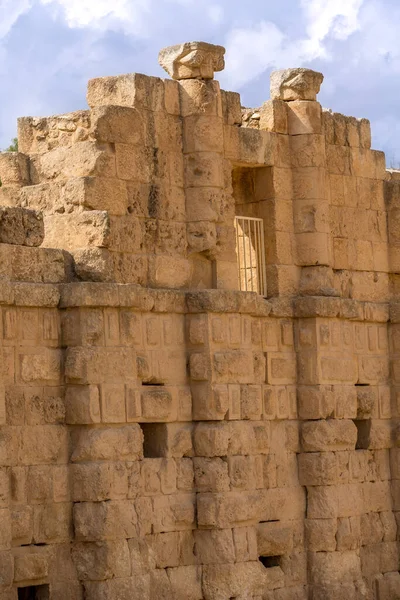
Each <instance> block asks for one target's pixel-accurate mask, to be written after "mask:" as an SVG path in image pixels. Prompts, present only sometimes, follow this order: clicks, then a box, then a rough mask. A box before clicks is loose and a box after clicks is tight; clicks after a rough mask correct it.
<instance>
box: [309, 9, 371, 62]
mask: <svg viewBox="0 0 400 600" xmlns="http://www.w3.org/2000/svg"><path fill="white" fill-rule="evenodd" d="M363 2H364V0H334V1H332V0H301V6H302V8H303V10H304V13H305V17H306V19H307V29H306V30H307V34H308V39H307V40H306V45H305V47H306V48H307V51H308V53H309V56H310V58H318V57H324V56H326V53H325V48H324V46H323V42H324V40H325V39H326V38H327V37H331V38H333V39H336V40H342V41H343V40H346V39H347V38H348V37H349V36H350V35H351V34H352V33H354V32H355V31H357V30H358V29H359V27H360V23H359V12H360V9H361V6H362V4H363Z"/></svg>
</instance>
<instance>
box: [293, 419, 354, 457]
mask: <svg viewBox="0 0 400 600" xmlns="http://www.w3.org/2000/svg"><path fill="white" fill-rule="evenodd" d="M301 439H302V446H303V450H304V451H305V452H319V451H322V452H327V451H330V450H332V451H337V450H354V449H355V446H356V441H357V428H356V426H355V425H354V423H353V422H352V421H350V420H344V419H343V420H336V419H329V420H327V421H325V420H321V421H309V422H308V423H303V424H302V428H301Z"/></svg>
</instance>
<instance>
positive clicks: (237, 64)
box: [221, 21, 285, 89]
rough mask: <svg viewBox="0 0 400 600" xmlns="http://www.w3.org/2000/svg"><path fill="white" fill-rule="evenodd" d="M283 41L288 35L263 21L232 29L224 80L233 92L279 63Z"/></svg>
mask: <svg viewBox="0 0 400 600" xmlns="http://www.w3.org/2000/svg"><path fill="white" fill-rule="evenodd" d="M284 41H285V35H284V34H283V33H282V31H281V30H280V29H279V28H278V27H277V26H276V25H275V24H274V23H271V22H270V21H261V22H260V23H258V24H257V25H254V27H251V28H237V29H233V30H232V31H230V32H229V33H228V36H227V38H226V41H225V46H226V69H225V72H224V75H223V76H222V77H221V80H225V81H228V80H229V85H230V89H236V87H241V86H242V85H243V84H245V83H246V82H247V81H251V80H252V79H254V78H255V77H257V76H258V75H260V74H261V73H262V72H263V71H265V69H267V68H268V67H270V66H271V65H275V64H276V59H277V57H278V56H279V54H280V53H281V52H282V51H283V44H284Z"/></svg>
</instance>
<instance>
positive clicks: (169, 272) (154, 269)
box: [149, 255, 192, 288]
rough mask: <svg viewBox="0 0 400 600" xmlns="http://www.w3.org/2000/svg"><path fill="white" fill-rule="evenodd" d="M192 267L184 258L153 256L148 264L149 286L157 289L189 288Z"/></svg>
mask: <svg viewBox="0 0 400 600" xmlns="http://www.w3.org/2000/svg"><path fill="white" fill-rule="evenodd" d="M191 272H192V266H191V264H190V262H189V261H188V260H187V259H186V258H180V257H178V256H161V255H160V256H154V257H151V261H150V264H149V285H151V286H152V287H157V288H165V287H168V288H185V287H189V281H190V278H191V274H192V273H191Z"/></svg>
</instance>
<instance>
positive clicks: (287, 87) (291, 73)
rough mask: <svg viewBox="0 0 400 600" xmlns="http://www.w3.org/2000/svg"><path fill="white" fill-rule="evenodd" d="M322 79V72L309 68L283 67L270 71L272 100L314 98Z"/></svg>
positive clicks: (288, 100) (287, 100)
mask: <svg viewBox="0 0 400 600" xmlns="http://www.w3.org/2000/svg"><path fill="white" fill-rule="evenodd" d="M323 80H324V76H323V75H322V73H318V72H317V71H312V70H311V69H304V68H298V69H285V70H282V71H274V72H273V73H271V99H272V100H285V101H286V102H290V101H291V100H316V98H317V94H318V92H319V90H320V87H321V84H322V82H323Z"/></svg>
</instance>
